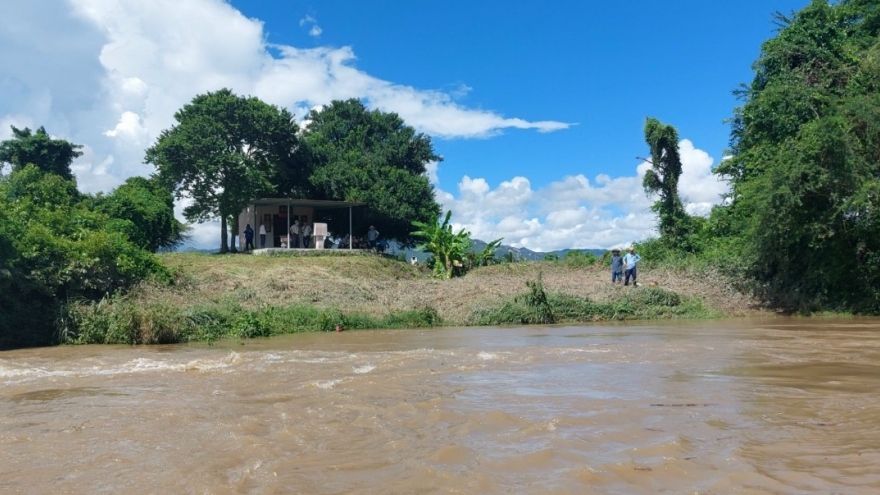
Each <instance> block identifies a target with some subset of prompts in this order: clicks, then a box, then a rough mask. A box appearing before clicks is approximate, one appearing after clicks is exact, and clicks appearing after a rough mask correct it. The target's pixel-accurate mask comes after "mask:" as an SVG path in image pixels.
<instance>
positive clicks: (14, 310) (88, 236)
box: [0, 164, 167, 349]
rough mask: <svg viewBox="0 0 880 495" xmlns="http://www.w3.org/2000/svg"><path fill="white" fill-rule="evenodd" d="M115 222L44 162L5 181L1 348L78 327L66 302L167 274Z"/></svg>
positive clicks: (0, 223)
mask: <svg viewBox="0 0 880 495" xmlns="http://www.w3.org/2000/svg"><path fill="white" fill-rule="evenodd" d="M113 220H114V219H113V218H111V217H109V216H108V215H106V214H104V213H102V212H100V211H97V210H95V209H93V208H92V207H91V201H90V200H89V199H88V198H85V199H84V196H83V195H82V194H80V193H79V192H78V191H77V190H76V186H75V184H74V182H73V180H72V179H64V178H62V177H61V176H59V175H57V174H54V173H47V172H45V171H43V170H41V169H39V168H37V166H36V165H33V164H30V165H25V166H24V167H21V168H16V169H15V170H14V171H13V172H12V173H11V174H9V175H7V176H4V177H2V178H0V255H2V256H0V349H2V348H8V347H22V346H28V345H45V344H48V343H51V342H53V341H57V340H59V338H60V333H63V332H65V331H67V330H68V329H70V328H71V322H69V321H66V320H65V318H64V312H63V310H62V309H63V307H64V305H65V304H68V303H70V302H74V301H77V300H81V299H88V300H97V299H100V298H101V297H104V296H106V295H108V294H112V293H113V292H115V291H117V290H120V289H126V288H128V287H130V286H131V285H132V284H135V283H137V282H139V281H141V280H144V279H145V278H147V277H150V276H152V275H157V274H161V275H164V276H167V272H166V271H165V270H164V268H162V267H161V265H160V264H159V263H158V261H157V260H156V259H155V258H154V257H153V256H152V255H151V254H150V253H149V252H147V251H145V250H143V249H141V248H139V247H138V246H136V245H134V244H133V243H132V242H131V240H130V239H129V238H128V236H126V235H125V234H123V233H120V232H115V231H113V230H112V229H110V228H109V226H110V225H112V222H113Z"/></svg>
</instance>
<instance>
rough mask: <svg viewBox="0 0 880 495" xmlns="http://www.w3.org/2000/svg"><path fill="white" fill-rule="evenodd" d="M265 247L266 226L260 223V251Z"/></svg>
mask: <svg viewBox="0 0 880 495" xmlns="http://www.w3.org/2000/svg"><path fill="white" fill-rule="evenodd" d="M265 247H266V226H265V225H263V222H260V249H263V248H265Z"/></svg>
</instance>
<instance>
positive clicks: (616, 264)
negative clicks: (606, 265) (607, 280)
mask: <svg viewBox="0 0 880 495" xmlns="http://www.w3.org/2000/svg"><path fill="white" fill-rule="evenodd" d="M618 282H623V258H621V257H620V249H612V250H611V283H612V284H616V283H618Z"/></svg>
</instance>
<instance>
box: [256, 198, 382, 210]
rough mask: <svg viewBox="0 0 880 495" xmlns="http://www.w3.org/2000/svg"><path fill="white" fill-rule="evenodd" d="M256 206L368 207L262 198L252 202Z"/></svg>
mask: <svg viewBox="0 0 880 495" xmlns="http://www.w3.org/2000/svg"><path fill="white" fill-rule="evenodd" d="M251 204H253V205H254V206H287V205H290V206H310V207H312V208H324V209H330V208H350V207H352V206H366V204H367V203H363V202H360V201H331V200H329V199H294V198H261V199H255V200H253V201H251Z"/></svg>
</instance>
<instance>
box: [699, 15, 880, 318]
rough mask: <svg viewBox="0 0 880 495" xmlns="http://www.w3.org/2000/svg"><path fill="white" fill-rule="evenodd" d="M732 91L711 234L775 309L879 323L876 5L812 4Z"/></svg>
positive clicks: (789, 19)
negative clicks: (734, 99) (735, 95)
mask: <svg viewBox="0 0 880 495" xmlns="http://www.w3.org/2000/svg"><path fill="white" fill-rule="evenodd" d="M776 20H777V23H778V24H779V26H780V30H779V32H778V34H777V36H776V37H774V38H773V39H770V40H768V41H767V42H765V43H764V45H763V46H762V49H761V54H760V57H759V58H758V60H757V61H756V62H755V64H754V71H755V77H754V79H753V81H752V83H751V84H750V85H748V86H744V87H743V88H741V90H740V91H739V96H740V97H741V98H742V101H743V104H742V106H740V107H739V108H737V109H736V110H735V112H734V117H733V119H732V132H731V150H730V151H731V158H730V159H729V160H725V161H724V162H722V163H721V164H720V165H719V166H718V168H717V172H718V173H720V174H722V175H723V176H724V177H726V178H727V179H728V180H729V181H730V183H731V186H732V191H733V192H732V195H731V198H730V200H731V203H730V206H727V207H721V208H717V209H716V211H715V212H713V215H712V219H711V223H712V224H714V225H716V226H723V229H722V230H723V231H724V233H725V234H726V235H728V236H731V237H733V238H737V239H739V240H738V241H737V242H736V243H734V244H732V245H733V246H737V247H738V250H739V254H740V255H741V257H742V259H744V260H745V263H746V265H747V266H748V267H750V269H751V273H752V275H753V276H755V277H756V278H757V279H758V280H759V281H760V282H762V284H763V285H762V286H763V287H764V288H765V290H766V291H767V296H768V297H769V298H770V299H771V300H772V301H775V302H776V303H778V304H780V305H782V306H786V307H790V308H797V309H811V308H832V309H844V310H854V311H869V312H878V311H880V291H878V289H877V288H878V287H880V92H878V90H880V37H878V33H880V4H878V3H877V2H876V1H868V0H850V1H846V0H843V1H840V2H836V3H828V2H826V1H821V0H816V1H814V2H812V3H811V4H810V5H809V6H807V7H806V8H804V9H803V10H801V11H799V12H797V13H794V14H792V15H790V16H785V15H781V14H777V16H776Z"/></svg>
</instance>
